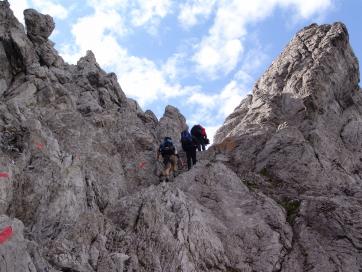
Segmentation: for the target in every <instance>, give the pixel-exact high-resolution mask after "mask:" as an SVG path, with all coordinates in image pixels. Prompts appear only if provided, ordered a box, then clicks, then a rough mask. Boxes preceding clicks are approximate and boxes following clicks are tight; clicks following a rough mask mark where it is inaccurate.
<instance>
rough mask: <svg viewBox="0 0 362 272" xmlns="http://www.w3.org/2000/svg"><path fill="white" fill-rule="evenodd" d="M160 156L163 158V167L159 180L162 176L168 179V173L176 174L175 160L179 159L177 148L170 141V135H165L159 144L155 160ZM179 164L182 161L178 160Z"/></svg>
mask: <svg viewBox="0 0 362 272" xmlns="http://www.w3.org/2000/svg"><path fill="white" fill-rule="evenodd" d="M160 156H162V158H163V164H164V169H163V171H162V173H161V176H160V178H161V180H163V178H165V179H166V181H169V180H170V175H171V174H173V175H174V176H175V175H176V171H177V160H180V157H179V155H178V154H177V150H176V148H175V146H174V145H173V143H172V139H171V137H165V138H164V140H163V143H161V144H160V148H159V149H158V151H157V160H159V159H160ZM180 162H181V165H182V161H181V160H180Z"/></svg>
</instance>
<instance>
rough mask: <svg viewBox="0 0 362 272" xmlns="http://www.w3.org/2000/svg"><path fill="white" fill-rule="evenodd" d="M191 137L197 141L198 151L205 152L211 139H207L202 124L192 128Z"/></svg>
mask: <svg viewBox="0 0 362 272" xmlns="http://www.w3.org/2000/svg"><path fill="white" fill-rule="evenodd" d="M191 135H192V136H193V137H195V139H196V142H197V150H198V151H201V149H202V151H205V149H206V146H207V145H208V144H209V143H210V141H209V139H208V138H207V135H206V130H205V128H204V127H202V126H201V125H200V124H199V125H194V126H193V127H192V128H191Z"/></svg>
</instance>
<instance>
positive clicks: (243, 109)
mask: <svg viewBox="0 0 362 272" xmlns="http://www.w3.org/2000/svg"><path fill="white" fill-rule="evenodd" d="M24 14H25V22H26V29H27V33H25V31H24V27H23V26H22V25H21V24H20V23H19V22H18V21H17V20H16V18H15V17H14V16H13V13H12V11H11V10H10V7H9V3H8V2H7V1H0V255H1V256H2V258H1V259H0V271H3V270H4V271H39V272H40V271H42V272H44V271H47V272H56V271H76V272H86V271H87V272H89V271H91V272H92V271H93V272H106V271H107V272H113V271H114V272H116V271H141V272H142V271H185V272H186V271H187V272H189V271H190V272H191V271H266V272H268V271H269V272H275V271H282V272H283V271H284V272H287V271H296V272H302V271H307V270H308V271H316V272H317V271H360V270H361V269H362V258H361V256H362V254H361V248H362V245H361V237H362V232H361V230H362V220H361V218H362V214H361V213H362V212H361V204H362V203H361V200H360V199H361V196H362V185H361V184H362V168H361V165H362V164H361V161H362V153H361V152H362V151H361V150H362V149H361V147H362V140H361V139H362V135H361V131H362V117H361V116H362V97H361V92H360V91H359V90H360V89H359V87H358V81H359V70H358V62H357V60H356V58H355V56H354V54H353V51H352V49H351V48H350V45H349V42H348V33H347V30H346V28H345V27H344V25H343V24H341V23H335V24H333V25H321V26H318V25H315V24H314V25H311V26H309V27H307V28H305V29H303V30H301V31H300V32H299V33H297V35H296V36H295V37H294V38H293V39H292V41H291V42H290V43H289V44H288V46H287V47H286V49H285V50H284V51H283V53H282V54H281V55H280V56H279V57H278V58H277V60H275V61H274V62H273V63H272V65H271V66H270V67H269V69H268V70H267V71H266V73H265V74H264V75H263V76H262V77H261V79H260V80H259V81H258V82H257V83H256V84H255V87H254V89H253V93H252V95H249V96H247V97H246V98H245V99H244V100H243V101H242V102H241V104H240V105H239V106H238V107H237V108H236V109H235V111H234V112H233V113H232V114H231V115H230V116H229V117H228V118H227V119H226V121H225V124H224V125H223V126H222V127H221V128H220V129H219V131H218V133H217V136H216V138H215V142H216V144H215V145H214V146H212V147H211V148H210V150H209V151H207V152H205V153H203V155H202V156H201V159H200V156H199V161H198V163H197V164H196V166H194V167H193V168H192V169H191V170H190V171H187V172H186V171H183V170H182V171H180V172H178V173H177V174H178V175H177V176H176V177H175V178H174V180H173V182H169V183H161V184H160V182H159V179H158V174H159V172H160V170H161V168H162V164H161V163H159V162H156V160H155V157H156V151H157V149H158V146H159V143H160V140H161V139H162V138H163V137H164V136H171V137H172V138H173V139H174V142H175V144H176V145H177V146H178V148H179V143H178V139H179V136H180V132H181V131H182V130H183V129H185V128H187V125H186V120H185V118H184V116H183V115H182V114H181V113H180V111H179V110H178V109H177V108H175V107H172V106H167V107H166V109H165V112H164V115H163V116H162V117H161V118H160V120H157V117H156V116H155V114H154V113H153V112H152V111H150V110H147V111H145V112H144V111H143V110H142V108H141V107H140V106H139V105H138V103H137V101H135V100H133V99H130V98H127V97H126V95H125V94H124V92H123V91H122V89H121V86H120V85H119V83H118V82H117V77H116V75H115V74H114V73H106V72H105V71H103V70H102V69H101V67H100V66H99V65H98V64H97V61H96V57H95V56H94V54H93V53H92V52H91V51H88V52H87V54H86V56H84V57H82V58H81V59H80V60H79V61H78V63H77V65H69V64H67V63H65V62H64V61H63V60H62V58H61V57H60V56H59V55H58V53H57V52H56V50H55V49H54V47H53V43H52V42H51V41H50V40H49V39H48V38H49V36H50V35H51V32H52V31H53V29H54V22H53V20H52V19H51V17H50V16H49V15H42V14H40V13H38V12H37V11H34V10H26V11H25V12H24Z"/></svg>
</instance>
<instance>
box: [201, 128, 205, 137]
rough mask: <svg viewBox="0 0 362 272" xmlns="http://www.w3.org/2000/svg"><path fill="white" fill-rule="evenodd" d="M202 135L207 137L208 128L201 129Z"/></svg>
mask: <svg viewBox="0 0 362 272" xmlns="http://www.w3.org/2000/svg"><path fill="white" fill-rule="evenodd" d="M201 136H203V137H204V136H205V137H206V130H205V128H202V129H201Z"/></svg>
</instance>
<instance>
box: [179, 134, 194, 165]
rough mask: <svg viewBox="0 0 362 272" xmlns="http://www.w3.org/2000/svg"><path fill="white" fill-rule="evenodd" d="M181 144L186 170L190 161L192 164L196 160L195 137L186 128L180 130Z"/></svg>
mask: <svg viewBox="0 0 362 272" xmlns="http://www.w3.org/2000/svg"><path fill="white" fill-rule="evenodd" d="M181 146H182V149H183V151H185V152H186V157H187V168H188V170H190V169H191V161H192V165H195V164H196V162H197V160H196V148H197V142H196V139H195V137H193V136H192V135H191V134H190V133H189V131H188V130H187V129H186V130H184V131H182V132H181Z"/></svg>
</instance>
